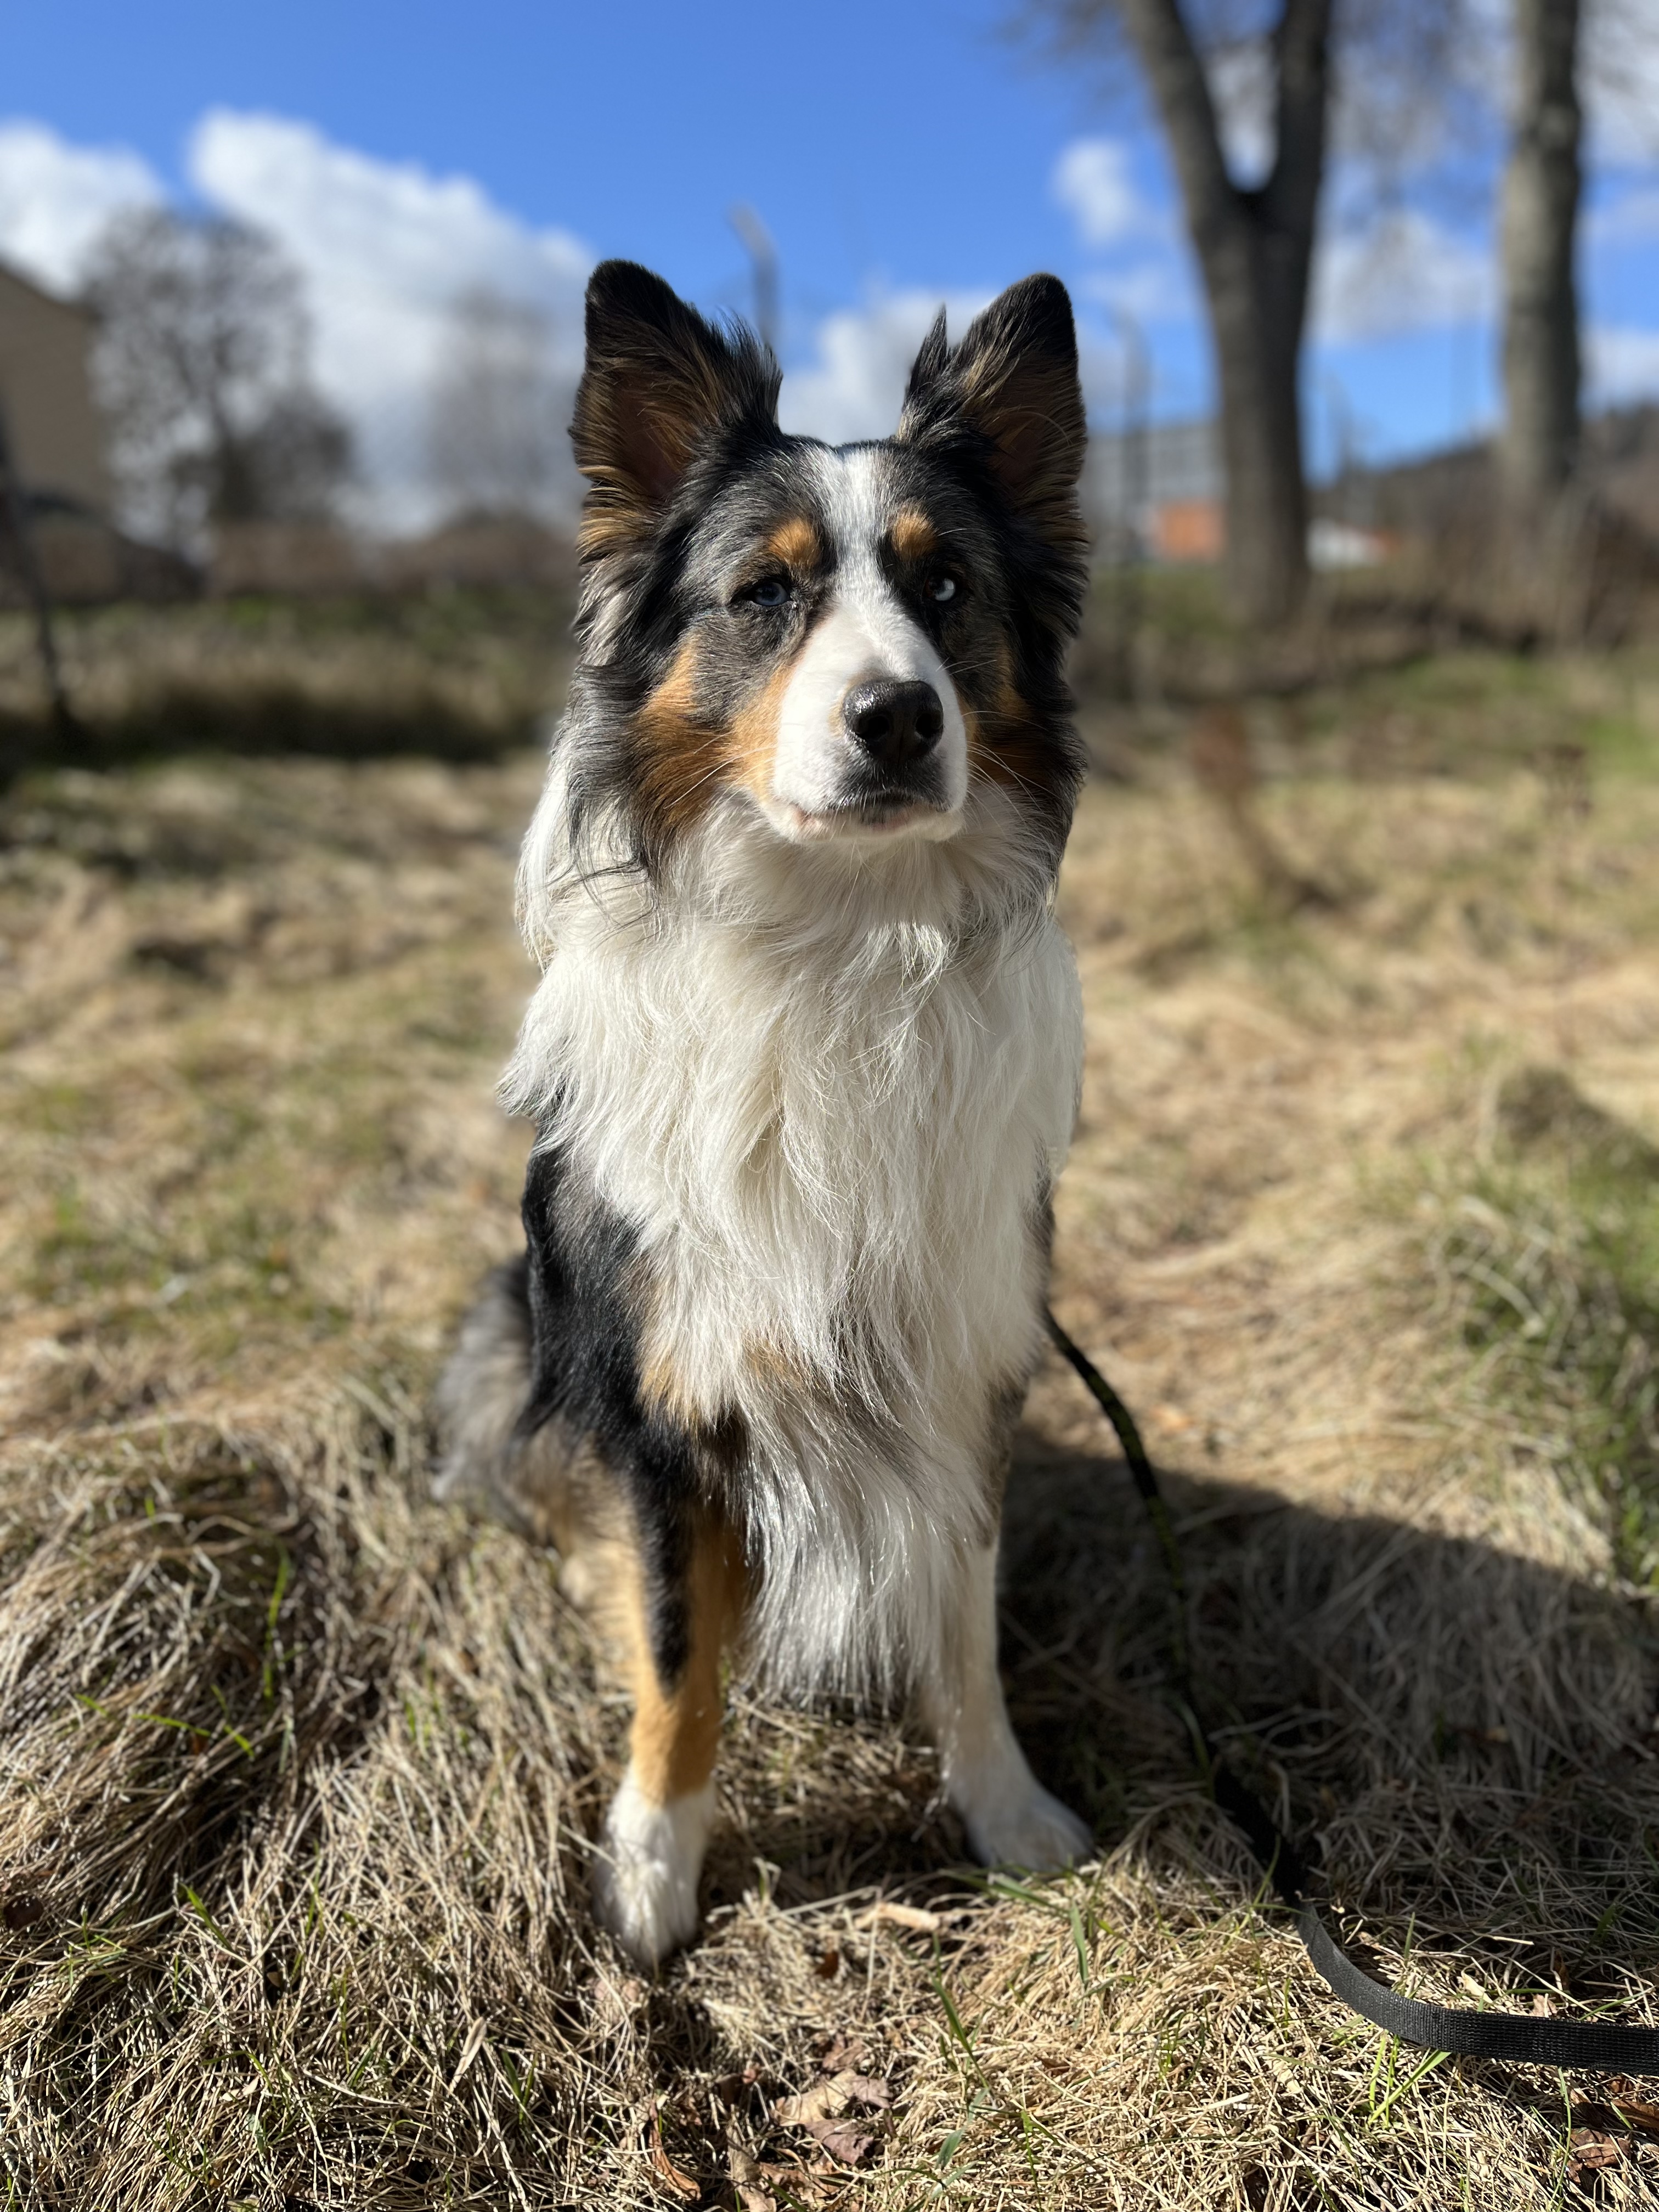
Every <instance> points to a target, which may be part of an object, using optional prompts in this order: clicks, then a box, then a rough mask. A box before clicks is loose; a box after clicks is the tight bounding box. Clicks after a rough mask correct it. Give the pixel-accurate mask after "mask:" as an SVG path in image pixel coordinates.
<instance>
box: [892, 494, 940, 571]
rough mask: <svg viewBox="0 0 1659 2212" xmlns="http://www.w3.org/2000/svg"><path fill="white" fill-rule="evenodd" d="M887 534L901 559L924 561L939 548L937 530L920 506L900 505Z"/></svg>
mask: <svg viewBox="0 0 1659 2212" xmlns="http://www.w3.org/2000/svg"><path fill="white" fill-rule="evenodd" d="M887 534H888V536H889V537H890V538H891V539H892V541H893V550H894V551H895V552H896V554H897V555H898V556H899V558H900V559H901V560H902V561H925V560H927V557H928V556H929V555H930V554H933V553H937V552H938V550H939V532H937V531H936V530H935V529H934V527H933V524H932V523H931V522H929V520H927V516H926V515H925V514H924V513H922V512H921V508H920V507H901V508H900V509H899V511H898V513H896V515H895V516H894V517H893V526H892V528H891V529H890V531H889V532H888V533H887Z"/></svg>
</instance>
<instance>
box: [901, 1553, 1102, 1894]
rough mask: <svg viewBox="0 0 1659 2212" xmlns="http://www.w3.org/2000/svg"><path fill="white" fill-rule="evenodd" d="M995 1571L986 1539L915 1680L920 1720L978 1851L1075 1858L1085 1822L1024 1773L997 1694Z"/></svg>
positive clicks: (1043, 1862)
mask: <svg viewBox="0 0 1659 2212" xmlns="http://www.w3.org/2000/svg"><path fill="white" fill-rule="evenodd" d="M996 1576H997V1554H996V1546H995V1544H994V1542H993V1543H990V1544H987V1545H986V1546H985V1547H983V1548H982V1549H981V1550H978V1551H975V1552H974V1553H971V1554H970V1555H969V1559H968V1560H967V1562H966V1571H965V1573H964V1575H963V1588H962V1598H961V1602H960V1604H959V1606H958V1608H957V1613H956V1617H955V1620H953V1622H952V1624H951V1632H950V1635H949V1638H948V1640H947V1643H946V1646H945V1650H944V1651H943V1652H942V1653H941V1654H940V1655H939V1661H938V1663H937V1665H936V1667H935V1668H934V1669H933V1673H932V1674H931V1675H930V1676H925V1677H924V1678H923V1680H922V1682H921V1711H922V1718H923V1721H924V1723H926V1725H927V1728H928V1729H929V1731H930V1732H931V1734H932V1735H933V1740H934V1741H935V1742H936V1743H937V1744H938V1746H939V1758H940V1763H941V1765H942V1766H943V1768H944V1772H945V1790H946V1793H947V1795H948V1796H949V1797H950V1800H951V1803H952V1804H953V1805H954V1806H955V1807H956V1808H957V1811H958V1812H959V1813H960V1814H961V1815H962V1817H963V1821H964V1823H965V1824H966V1826H967V1830H968V1841H969V1845H970V1846H971V1848H972V1850H973V1851H974V1854H975V1857H977V1858H979V1859H981V1861H982V1862H983V1863H985V1864H986V1865H987V1866H1019V1867H1029V1868H1030V1869H1033V1870H1034V1871H1036V1870H1041V1869H1048V1868H1053V1867H1060V1866H1070V1865H1074V1864H1076V1863H1078V1862H1079V1860H1082V1859H1085V1858H1086V1857H1088V1856H1089V1851H1090V1848H1091V1841H1092V1839H1091V1836H1090V1833H1089V1830H1088V1828H1087V1826H1085V1823H1084V1822H1083V1821H1082V1820H1079V1818H1078V1816H1077V1814H1075V1813H1073V1812H1071V1811H1069V1810H1068V1809H1067V1808H1066V1806H1064V1805H1062V1804H1061V1803H1060V1800H1059V1798H1057V1797H1054V1796H1050V1795H1049V1793H1048V1790H1045V1789H1044V1788H1043V1787H1042V1784H1041V1783H1040V1782H1039V1781H1038V1780H1037V1778H1036V1775H1035V1774H1033V1773H1032V1771H1031V1770H1030V1766H1029V1765H1027V1763H1026V1758H1025V1753H1024V1752H1023V1751H1022V1750H1021V1749H1020V1747H1019V1743H1018V1739H1017V1738H1016V1736H1015V1735H1014V1731H1013V1729H1012V1726H1011V1725H1010V1723H1009V1719H1008V1708H1007V1706H1006V1705H1005V1704H1004V1702H1003V1696H1002V1680H1001V1677H1000V1675H999V1674H998V1672H997V1601H996Z"/></svg>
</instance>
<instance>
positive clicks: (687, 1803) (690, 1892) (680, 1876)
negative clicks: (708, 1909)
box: [593, 1770, 714, 1966]
mask: <svg viewBox="0 0 1659 2212" xmlns="http://www.w3.org/2000/svg"><path fill="white" fill-rule="evenodd" d="M713 1820H714V1784H713V1783H712V1782H710V1783H708V1784H707V1785H706V1786H705V1787H704V1788H703V1789H702V1790H696V1791H695V1792H694V1793H693V1794H692V1795H691V1796H687V1797H677V1798H676V1799H675V1800H674V1801H673V1802H672V1803H671V1804H668V1805H653V1803H652V1802H651V1801H650V1799H649V1798H648V1797H647V1796H646V1795H645V1793H644V1792H643V1791H642V1790H641V1788H640V1786H639V1784H637V1782H635V1779H634V1776H633V1773H632V1771H631V1770H630V1771H629V1773H628V1774H626V1775H625V1776H624V1777H623V1785H622V1788H621V1789H620V1790H618V1791H617V1795H616V1797H615V1799H614V1800H613V1801H612V1803H611V1810H610V1812H609V1814H607V1815H606V1816H605V1833H604V1834H603V1835H602V1836H601V1838H599V1857H598V1859H597V1860H596V1862H595V1863H594V1868H593V1910H594V1911H595V1912H596V1913H597V1914H598V1915H599V1923H600V1925H601V1926H602V1927H605V1928H608V1929H610V1930H611V1934H612V1935H613V1936H615V1937H616V1939H617V1942H619V1943H620V1944H621V1945H622V1947H623V1950H625V1951H626V1952H627V1953H628V1954H629V1957H630V1958H632V1959H634V1960H636V1961H637V1962H638V1964H639V1965H641V1966H659V1965H660V1963H661V1962H662V1960H665V1958H666V1957H667V1956H668V1954H669V1953H670V1952H671V1951H677V1950H678V1948H679V1947H680V1945H681V1944H682V1943H687V1942H690V1940H691V1938H692V1936H695V1935H696V1932H697V1877H698V1875H700V1874H701V1873H702V1855H703V1851H704V1850H705V1848H706V1847H707V1844H708V1831H709V1827H710V1826H711V1824H712V1823H713Z"/></svg>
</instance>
